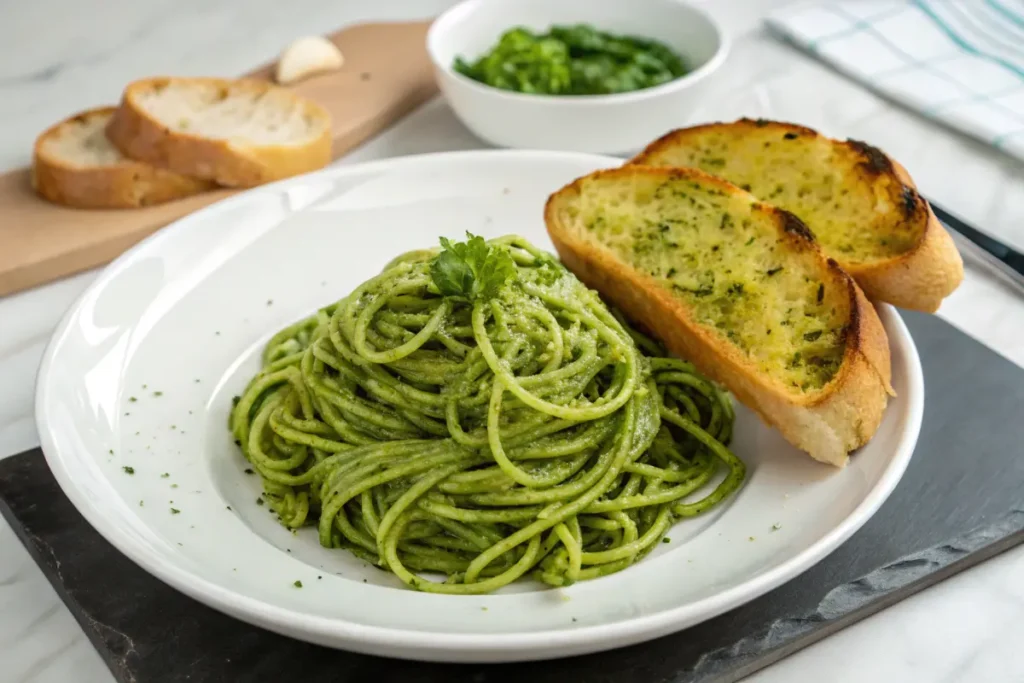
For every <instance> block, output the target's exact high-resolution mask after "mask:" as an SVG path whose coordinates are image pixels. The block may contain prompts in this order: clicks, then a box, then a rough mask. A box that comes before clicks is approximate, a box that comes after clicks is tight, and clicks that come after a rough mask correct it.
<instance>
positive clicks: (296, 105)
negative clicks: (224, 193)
mask: <svg viewBox="0 0 1024 683" xmlns="http://www.w3.org/2000/svg"><path fill="white" fill-rule="evenodd" d="M107 136H108V137H109V138H110V140H111V142H113V143H114V144H115V145H116V146H117V147H118V149H120V150H121V151H122V152H123V153H124V154H125V155H126V156H129V157H131V158H132V159H138V160H139V161H146V162H148V163H151V164H154V165H156V166H160V167H163V168H168V169H170V170H172V171H177V172H178V173H185V174H187V175H191V176H195V177H198V178H205V179H208V180H213V181H215V182H217V183H219V184H221V185H226V186H228V187H252V186H254V185H260V184H262V183H267V182H271V181H274V180H280V179H281V178H287V177H290V176H294V175H298V174H300V173H306V172H308V171H313V170H316V169H318V168H322V167H324V166H326V165H327V164H328V162H330V160H331V119H330V115H329V114H328V113H327V110H325V109H324V108H323V107H321V106H320V105H319V104H317V103H316V102H313V101H312V100H309V99H306V98H304V97H300V96H299V95H296V94H295V93H293V92H292V91H290V90H288V89H286V88H282V87H279V86H276V85H273V84H271V83H266V82H263V81H255V80H245V79H241V80H225V79H220V78H149V79H145V80H141V81H136V82H135V83H132V84H130V85H129V86H128V87H127V88H126V89H125V91H124V95H123V96H122V99H121V104H120V106H119V107H118V108H117V111H116V112H115V114H114V118H113V120H111V122H110V125H109V126H108V127H107Z"/></svg>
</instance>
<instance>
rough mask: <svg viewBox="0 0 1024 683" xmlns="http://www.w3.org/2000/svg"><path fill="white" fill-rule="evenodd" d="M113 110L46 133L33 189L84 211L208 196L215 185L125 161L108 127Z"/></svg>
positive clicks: (33, 174) (68, 121) (90, 113)
mask: <svg viewBox="0 0 1024 683" xmlns="http://www.w3.org/2000/svg"><path fill="white" fill-rule="evenodd" d="M113 113H114V108H113V107H101V108H98V109H90V110H88V111H84V112H81V113H80V114H77V115H75V116H72V117H71V118H69V119H66V120H64V121H61V122H60V123H58V124H56V125H54V126H52V127H51V128H49V129H47V130H46V131H44V132H43V134H42V135H40V136H39V138H38V139H37V140H36V144H35V150H34V152H33V155H32V172H31V178H32V187H33V188H34V189H35V191H36V192H37V193H38V194H39V195H41V196H42V197H43V198H44V199H48V200H50V201H51V202H56V203H58V204H64V205H66V206H72V207H76V208H81V209H128V208H136V207H140V206H150V205H153V204H162V203H164V202H169V201H171V200H174V199H180V198H182V197H188V196H190V195H194V194H198V193H200V192H205V191H206V190H209V189H212V188H213V184H212V183H210V182H208V181H205V180H200V179H199V178H192V177H189V176H185V175H181V174H178V173H174V172H172V171H167V170H164V169H161V168H157V167H155V166H151V165H150V164H146V163H143V162H139V161H132V160H131V159H127V158H125V156H124V155H122V154H121V153H120V152H119V151H118V150H117V148H116V147H114V146H113V145H112V144H110V142H109V141H108V140H107V138H106V136H105V134H104V129H105V128H106V126H107V123H108V122H109V121H110V118H111V116H112V115H113Z"/></svg>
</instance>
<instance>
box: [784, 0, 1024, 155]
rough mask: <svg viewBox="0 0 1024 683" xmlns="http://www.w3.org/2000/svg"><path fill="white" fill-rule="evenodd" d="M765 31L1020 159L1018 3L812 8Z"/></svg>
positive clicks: (1023, 93) (877, 1)
mask: <svg viewBox="0 0 1024 683" xmlns="http://www.w3.org/2000/svg"><path fill="white" fill-rule="evenodd" d="M767 22H768V26H769V27H770V28H771V29H772V30H774V31H775V32H776V33H778V34H780V35H782V36H783V37H784V38H786V39H787V40H789V41H791V42H793V43H794V44H795V45H797V46H799V47H801V48H803V49H805V50H807V51H808V52H810V53H811V54H813V55H815V56H817V57H819V58H821V59H822V60H824V61H826V62H828V63H830V64H831V65H832V66H834V67H835V68H836V69H838V70H839V71H842V72H844V73H846V74H847V75H849V76H850V77H852V78H854V79H856V80H858V81H860V82H861V83H863V84H864V85H866V86H868V87H870V88H873V89H874V90H876V91H878V92H879V93H881V94H882V95H884V96H886V97H888V98H890V99H893V100H895V101H897V102H900V103H902V104H904V105H905V106H907V107H909V108H911V109H913V110H915V111H918V112H920V113H921V114H924V115H925V116H929V117H931V118H934V119H936V120H939V121H941V122H943V123H945V124H947V125H949V126H952V127H953V128H956V129H958V130H960V131H962V132H964V133H966V134H968V135H971V136H974V137H976V138H978V139H980V140H983V141H985V142H989V143H991V144H993V145H995V146H996V147H998V148H999V149H1001V150H1003V151H1004V152H1006V153H1007V154H1010V155H1012V156H1015V157H1017V158H1018V159H1021V160H1024V0H856V1H839V2H821V1H815V2H805V3H798V4H796V5H790V6H787V7H785V8H784V9H782V10H779V11H778V12H776V13H774V14H772V15H771V16H769V17H768V19H767Z"/></svg>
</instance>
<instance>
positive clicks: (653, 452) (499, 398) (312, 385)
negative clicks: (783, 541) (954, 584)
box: [230, 236, 745, 594]
mask: <svg viewBox="0 0 1024 683" xmlns="http://www.w3.org/2000/svg"><path fill="white" fill-rule="evenodd" d="M442 246H443V248H442V249H435V250H425V251H416V252H410V253H408V254H404V255H402V256H399V257H398V258H396V259H395V260H394V261H392V262H391V263H389V264H388V265H387V267H385V269H384V270H383V272H381V274H380V275H378V276H377V277H374V278H373V279H371V280H369V281H367V282H365V283H364V284H362V285H360V286H359V287H358V288H356V290H355V291H353V292H352V293H351V294H350V295H349V296H348V297H346V298H344V299H342V300H341V301H339V302H337V303H335V304H333V305H331V306H327V307H326V308H323V309H321V310H319V311H317V312H316V314H315V315H313V316H311V317H309V318H307V319H305V320H302V321H300V322H297V323H295V324H294V325H292V326H290V327H287V328H285V329H284V330H281V331H280V332H279V333H278V334H277V335H275V336H274V337H273V338H272V339H271V340H270V342H269V343H268V344H267V346H266V348H265V351H264V354H263V368H262V370H260V372H259V374H257V375H256V377H254V378H253V379H252V381H251V382H250V383H249V385H248V387H247V388H246V390H245V392H244V393H243V395H242V396H241V398H240V399H239V400H238V401H237V403H236V404H235V406H234V408H233V410H232V413H231V419H230V427H231V430H232V432H233V433H234V436H235V439H236V440H237V442H238V443H239V444H240V447H241V449H242V452H243V453H244V455H245V457H246V458H247V459H248V461H249V462H250V463H251V465H252V468H253V469H254V470H255V471H256V472H257V473H258V474H259V475H260V477H261V478H262V480H263V486H264V490H265V494H264V497H265V498H266V500H267V502H268V504H269V505H270V506H271V507H272V508H273V510H274V511H275V512H276V513H277V515H278V516H279V517H280V520H281V522H282V523H283V524H285V525H286V526H288V527H292V528H297V527H301V526H304V525H315V526H316V528H317V529H318V530H319V540H320V543H321V544H322V545H324V546H327V547H334V548H344V549H347V550H349V551H351V552H353V553H355V554H356V555H358V556H359V557H361V558H364V559H365V560H367V561H369V562H372V563H374V564H375V565H377V566H379V567H381V568H383V569H386V570H388V571H391V572H393V573H394V574H395V575H397V576H398V578H400V579H401V580H402V581H404V582H405V583H406V584H407V585H409V586H410V587H412V588H415V589H418V590H422V591H430V592H436V593H461V594H470V593H487V592H491V591H494V590H496V589H498V588H501V587H502V586H505V585H507V584H509V583H511V582H513V581H515V580H517V579H519V578H521V577H524V576H531V577H533V578H535V579H537V580H539V581H542V582H544V583H546V584H549V585H551V586H567V585H570V584H572V583H573V582H575V581H579V580H584V579H591V578H594V577H598V576H603V575H606V574H611V573H613V572H617V571H619V570H621V569H624V568H626V567H628V566H629V565H631V564H633V563H635V562H637V561H638V560H639V559H640V558H642V557H643V556H644V555H645V554H647V553H648V552H650V551H651V550H652V549H653V548H654V547H655V546H656V544H657V543H659V542H660V541H661V540H662V538H663V536H664V535H665V532H666V530H667V529H668V528H669V527H670V526H671V525H672V524H673V523H674V522H675V521H676V520H678V519H680V518H683V517H690V516H693V515H697V514H700V513H702V512H705V511H707V510H709V509H710V508H712V507H714V506H715V505H717V504H719V503H720V502H721V501H722V500H724V499H725V498H726V497H727V496H729V494H731V493H732V492H733V491H735V490H736V489H737V488H738V487H739V485H740V483H741V482H742V480H743V477H744V472H745V468H744V465H743V463H742V462H741V461H740V460H739V459H738V458H736V456H735V455H733V453H732V452H731V451H730V450H729V449H728V447H727V444H728V443H729V439H730V435H731V432H732V424H733V410H732V405H731V403H730V401H729V398H728V396H727V395H726V394H724V393H723V392H722V391H720V390H719V389H718V388H717V387H716V386H715V385H713V384H712V383H711V382H709V381H708V380H707V379H705V378H703V377H701V376H700V375H699V374H697V373H696V372H695V371H694V368H693V366H692V365H690V364H689V363H687V362H686V361H683V360H679V359H675V358H669V357H666V354H665V353H664V351H663V349H662V348H661V347H660V345H658V344H657V343H656V342H654V341H653V340H651V339H649V338H647V337H645V336H643V335H642V334H640V333H638V332H636V331H635V330H632V329H631V328H630V327H628V325H627V324H626V323H625V321H624V320H623V319H622V318H621V317H620V316H618V315H617V314H616V313H613V312H612V311H610V310H609V309H608V308H607V307H606V306H605V305H604V303H603V302H602V301H601V300H600V298H599V297H598V296H597V294H596V293H594V292H592V291H590V290H588V289H587V288H586V287H585V286H584V285H583V284H582V283H580V282H579V281H578V280H577V279H576V278H575V277H574V276H573V275H572V274H571V273H570V272H568V271H567V270H566V269H565V268H564V267H563V266H562V265H561V264H559V263H558V262H557V261H556V260H555V259H554V258H553V257H551V256H550V255H548V254H545V253H543V252H541V251H539V250H537V249H536V248H534V247H533V246H532V245H530V244H529V243H528V242H526V241H525V240H523V239H522V238H519V237H515V236H509V237H504V238H500V239H496V240H492V241H490V242H485V241H484V240H483V239H482V238H480V237H473V236H470V239H469V240H468V241H467V242H462V243H450V242H448V241H447V240H444V239H442ZM716 482H717V483H716ZM708 489H711V490H710V492H707V493H702V492H705V491H707V490H708ZM439 576H444V577H447V579H446V580H443V581H442V580H438V578H437V577H439Z"/></svg>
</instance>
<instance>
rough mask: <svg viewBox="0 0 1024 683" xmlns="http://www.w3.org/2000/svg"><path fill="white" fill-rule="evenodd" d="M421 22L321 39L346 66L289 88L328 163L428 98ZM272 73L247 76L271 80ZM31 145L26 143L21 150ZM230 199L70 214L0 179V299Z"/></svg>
mask: <svg viewBox="0 0 1024 683" xmlns="http://www.w3.org/2000/svg"><path fill="white" fill-rule="evenodd" d="M429 23H430V22H416V23H384V24H361V25H356V26H350V27H348V28H345V29H342V30H340V31H338V32H337V33H333V34H331V35H329V36H328V38H330V39H331V40H332V41H334V43H335V44H336V45H338V47H339V48H340V49H341V51H342V54H344V56H345V64H344V66H343V67H342V69H341V70H340V71H335V72H332V73H328V74H323V75H320V76H315V77H313V78H310V79H308V80H305V81H303V82H301V83H298V84H296V85H295V86H294V88H293V89H294V90H295V91H296V92H298V93H300V94H302V95H305V96H307V97H310V98H312V99H314V100H316V101H317V102H319V103H320V104H322V105H323V106H324V107H326V108H327V110H328V111H329V112H330V113H331V121H332V133H333V139H334V145H333V149H332V152H333V156H334V158H337V157H339V156H341V155H342V154H344V153H345V152H347V151H349V150H350V149H352V148H353V147H355V146H357V145H358V144H360V143H361V142H363V141H364V140H366V139H368V138H370V137H373V136H374V135H376V134H378V133H380V132H381V131H382V130H384V129H385V128H387V127H388V126H390V125H391V124H392V123H394V122H395V121H396V120H398V119H399V118H401V117H402V116H404V115H405V114H407V113H408V112H410V111H411V110H412V109H414V108H415V107H417V106H419V105H420V104H422V103H423V102H425V101H426V100H428V99H429V98H431V97H432V96H433V95H434V94H435V93H436V91H437V88H436V85H435V82H434V76H433V72H432V69H431V65H430V60H429V58H428V57H427V52H426V47H425V39H426V31H427V27H428V26H429ZM282 47H284V46H282ZM272 68H273V64H268V65H265V66H263V67H261V68H259V69H257V70H255V71H253V72H251V73H249V74H247V75H248V76H250V77H254V78H260V79H266V80H269V79H270V78H271V73H272ZM160 75H165V74H160ZM47 123H48V122H47ZM34 142H35V141H34V140H25V147H26V148H30V147H31V146H32V144H33V143H34ZM238 191H239V190H216V191H213V192H208V193H205V194H202V195H196V196H193V197H188V198H186V199H182V200H178V201H175V202H170V203H167V204H161V205H159V206H152V207H146V208H141V209H113V210H106V209H104V210H89V209H70V208H65V207H61V206H58V205H56V204H52V203H50V202H47V201H45V200H43V199H40V198H39V197H38V196H37V195H36V194H35V192H33V190H32V188H31V186H30V184H29V172H28V169H17V170H14V171H11V172H9V173H5V174H3V175H0V296H3V295H6V294H10V293H12V292H17V291H19V290H23V289H28V288H29V287H34V286H36V285H40V284H43V283H46V282H51V281H53V280H57V279H59V278H62V277H65V276H67V275H71V274H73V273H77V272H81V271H83V270H88V269H89V268H94V267H96V266H99V265H102V264H105V263H108V262H109V261H111V260H113V259H114V258H115V257H117V256H118V255H120V254H121V253H122V252H123V251H125V250H126V249H128V248H129V247H130V246H132V245H133V244H135V243H136V242H138V241H139V240H141V239H142V238H144V237H146V236H147V235H149V234H150V233H152V232H154V231H156V230H157V229H159V228H161V227H163V226H165V225H167V224H168V223H170V222H172V221H174V220H176V219H178V218H181V217H182V216H184V215H186V214H188V213H190V212H192V211H195V210H197V209H199V208H202V207H204V206H206V205H208V204H211V203H213V202H215V201H217V200H219V199H223V198H225V197H228V196H231V195H232V194H234V193H235V192H238Z"/></svg>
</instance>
